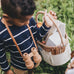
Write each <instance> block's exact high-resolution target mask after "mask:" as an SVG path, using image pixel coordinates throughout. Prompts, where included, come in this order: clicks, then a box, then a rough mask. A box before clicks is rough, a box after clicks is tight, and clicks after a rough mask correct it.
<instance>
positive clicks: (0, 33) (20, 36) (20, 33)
mask: <svg viewBox="0 0 74 74" xmlns="http://www.w3.org/2000/svg"><path fill="white" fill-rule="evenodd" d="M29 26H30V29H31V30H32V33H33V35H34V38H35V40H41V39H42V37H44V36H45V34H46V33H47V31H48V30H49V28H47V27H46V26H45V24H44V23H43V25H42V27H41V28H37V26H36V22H35V21H34V19H33V18H31V19H30V23H29ZM9 28H10V30H11V32H12V34H13V36H14V38H15V40H16V42H17V44H18V46H19V47H20V49H21V52H22V53H25V52H26V53H30V52H31V48H32V47H35V45H34V43H33V40H32V37H31V35H30V32H29V30H28V28H27V26H26V25H24V26H21V27H18V26H16V25H13V26H9ZM6 49H9V52H10V54H11V65H13V66H14V67H16V68H18V69H22V70H26V69H27V68H26V66H25V62H24V61H23V59H22V57H21V56H20V54H19V52H18V50H17V48H16V46H15V44H14V43H13V41H12V39H11V37H10V35H9V34H8V31H7V29H6V27H5V25H4V24H3V23H2V22H1V20H0V65H1V68H2V70H3V71H7V70H9V69H10V66H9V64H8V62H7V60H6V54H5V50H6Z"/></svg>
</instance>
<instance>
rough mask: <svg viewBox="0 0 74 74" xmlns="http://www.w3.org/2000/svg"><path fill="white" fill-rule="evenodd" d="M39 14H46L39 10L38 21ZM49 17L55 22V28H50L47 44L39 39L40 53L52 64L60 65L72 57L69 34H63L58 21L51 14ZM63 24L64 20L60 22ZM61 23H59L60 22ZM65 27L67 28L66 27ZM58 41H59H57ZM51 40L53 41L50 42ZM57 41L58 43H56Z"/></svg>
mask: <svg viewBox="0 0 74 74" xmlns="http://www.w3.org/2000/svg"><path fill="white" fill-rule="evenodd" d="M39 14H44V11H39V12H38V13H37V15H36V21H37V23H38V20H37V17H38V15H39ZM49 18H50V19H51V21H52V22H53V23H54V26H55V27H53V29H52V28H51V31H50V30H49V32H48V33H50V32H51V33H50V34H48V35H47V37H46V44H43V43H41V42H40V41H37V43H38V47H39V49H40V53H41V55H42V57H43V60H44V61H45V62H47V63H48V64H50V65H52V66H59V65H63V64H65V63H67V62H68V61H69V60H70V58H71V55H70V54H71V49H70V44H69V41H68V37H67V34H66V33H65V32H64V33H65V34H63V32H62V30H61V31H60V28H59V27H58V26H59V25H58V26H57V23H56V22H57V21H56V20H54V19H53V18H52V16H51V15H49ZM55 21H56V22H55ZM59 22H60V21H59ZM60 23H61V24H63V23H62V22H60ZM58 24H59V23H58ZM64 29H65V28H64ZM57 41H58V42H57ZM50 42H51V43H50ZM56 43H57V45H56Z"/></svg>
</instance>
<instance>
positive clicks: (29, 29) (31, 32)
mask: <svg viewBox="0 0 74 74" xmlns="http://www.w3.org/2000/svg"><path fill="white" fill-rule="evenodd" d="M27 27H28V29H29V31H30V34H31V37H32V39H33V42H34V44H35V47H36V49H37V45H36V42H35V39H34V36H33V34H32V31H31V29H30V26H29V25H28V24H27Z"/></svg>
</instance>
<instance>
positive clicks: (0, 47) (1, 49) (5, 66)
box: [0, 38, 10, 71]
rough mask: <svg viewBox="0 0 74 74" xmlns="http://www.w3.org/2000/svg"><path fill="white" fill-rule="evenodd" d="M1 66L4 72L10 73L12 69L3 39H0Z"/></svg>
mask: <svg viewBox="0 0 74 74" xmlns="http://www.w3.org/2000/svg"><path fill="white" fill-rule="evenodd" d="M0 65H1V69H2V70H3V71H8V70H9V69H10V66H9V64H8V62H7V60H6V54H5V48H4V44H3V41H2V40H1V38H0Z"/></svg>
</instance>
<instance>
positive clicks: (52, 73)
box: [0, 0, 74, 74]
mask: <svg viewBox="0 0 74 74" xmlns="http://www.w3.org/2000/svg"><path fill="white" fill-rule="evenodd" d="M35 2H36V6H37V9H36V11H35V13H34V18H35V15H36V13H37V12H38V11H40V10H43V11H44V10H45V9H47V10H48V11H50V10H53V11H55V12H56V14H57V17H58V19H59V20H60V21H62V22H64V23H66V32H67V34H68V36H69V37H70V39H71V40H69V42H70V47H71V50H74V13H73V12H74V4H73V3H74V2H73V0H35ZM0 16H2V10H1V9H0ZM42 16H43V15H40V16H39V21H42ZM7 55H8V56H9V54H7ZM56 60H57V59H56ZM67 64H68V63H66V64H64V65H62V66H57V67H54V66H51V65H49V64H47V63H45V62H44V61H42V62H41V64H40V66H39V67H37V68H35V69H34V72H35V74H64V73H65V70H66V67H67ZM0 72H1V70H0ZM1 74H4V72H3V71H2V73H1Z"/></svg>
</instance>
